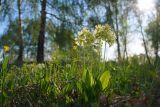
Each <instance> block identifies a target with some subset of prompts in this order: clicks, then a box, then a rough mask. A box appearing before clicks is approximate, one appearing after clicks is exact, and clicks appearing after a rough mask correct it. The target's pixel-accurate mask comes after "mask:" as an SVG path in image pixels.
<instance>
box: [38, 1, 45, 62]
mask: <svg viewBox="0 0 160 107" xmlns="http://www.w3.org/2000/svg"><path fill="white" fill-rule="evenodd" d="M46 3H47V0H42V1H41V24H40V31H39V37H38V49H37V62H38V63H43V62H44V39H45V26H46Z"/></svg>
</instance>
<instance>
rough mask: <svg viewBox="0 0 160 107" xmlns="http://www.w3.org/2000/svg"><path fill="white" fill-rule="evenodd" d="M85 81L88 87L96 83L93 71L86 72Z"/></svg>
mask: <svg viewBox="0 0 160 107" xmlns="http://www.w3.org/2000/svg"><path fill="white" fill-rule="evenodd" d="M85 83H86V85H87V87H90V86H93V84H94V79H93V75H92V73H91V72H89V71H87V72H86V80H85Z"/></svg>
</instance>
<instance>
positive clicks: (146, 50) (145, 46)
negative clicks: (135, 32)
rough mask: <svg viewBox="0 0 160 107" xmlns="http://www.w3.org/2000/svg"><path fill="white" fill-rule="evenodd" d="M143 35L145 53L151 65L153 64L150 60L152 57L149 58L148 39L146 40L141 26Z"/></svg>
mask: <svg viewBox="0 0 160 107" xmlns="http://www.w3.org/2000/svg"><path fill="white" fill-rule="evenodd" d="M141 35H142V39H143V45H144V50H145V53H146V57H147V60H148V63H149V64H150V65H152V64H151V61H150V58H149V55H148V49H147V44H146V40H145V38H144V34H143V32H142V26H141Z"/></svg>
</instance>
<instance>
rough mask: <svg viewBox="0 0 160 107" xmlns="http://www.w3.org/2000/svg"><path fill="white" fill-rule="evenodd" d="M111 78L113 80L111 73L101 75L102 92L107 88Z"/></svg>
mask: <svg viewBox="0 0 160 107" xmlns="http://www.w3.org/2000/svg"><path fill="white" fill-rule="evenodd" d="M110 78H111V75H110V73H109V71H106V72H104V73H103V74H102V75H101V77H100V82H101V84H102V90H104V89H106V88H107V86H108V83H109V79H110Z"/></svg>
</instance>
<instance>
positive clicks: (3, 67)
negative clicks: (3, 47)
mask: <svg viewBox="0 0 160 107" xmlns="http://www.w3.org/2000/svg"><path fill="white" fill-rule="evenodd" d="M8 61H9V57H6V58H5V59H4V61H3V64H2V71H3V72H4V71H6V70H7V66H8Z"/></svg>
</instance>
